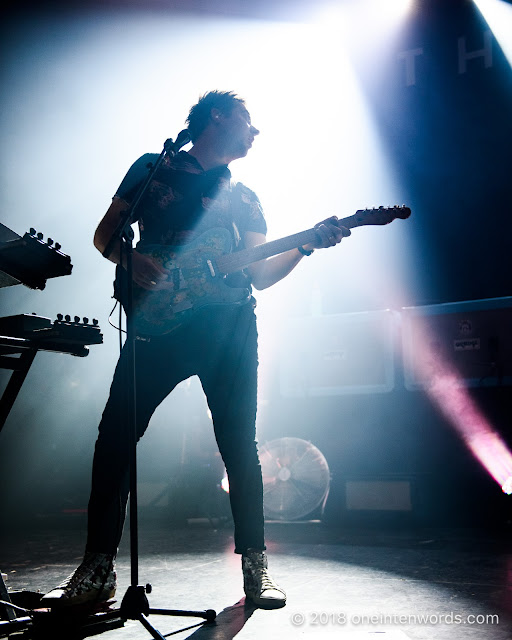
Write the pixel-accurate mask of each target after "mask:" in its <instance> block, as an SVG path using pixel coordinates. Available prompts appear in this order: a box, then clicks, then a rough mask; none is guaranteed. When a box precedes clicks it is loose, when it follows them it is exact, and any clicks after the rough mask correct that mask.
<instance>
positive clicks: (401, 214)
mask: <svg viewBox="0 0 512 640" xmlns="http://www.w3.org/2000/svg"><path fill="white" fill-rule="evenodd" d="M410 215H411V210H410V209H409V207H406V206H405V205H402V206H398V205H395V206H394V207H378V208H374V209H359V210H358V211H356V212H355V214H354V215H353V216H352V217H353V218H354V219H355V222H356V224H355V225H354V226H358V227H359V226H363V225H367V224H368V225H373V224H375V225H384V224H389V223H390V222H393V220H395V219H396V218H401V219H402V220H405V219H407V218H408V217H409V216H410Z"/></svg>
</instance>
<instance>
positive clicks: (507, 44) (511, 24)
mask: <svg viewBox="0 0 512 640" xmlns="http://www.w3.org/2000/svg"><path fill="white" fill-rule="evenodd" d="M474 2H475V4H476V6H477V7H478V10H479V11H480V13H481V14H482V16H483V18H484V19H485V21H486V22H487V24H488V25H489V27H490V28H491V30H492V32H493V34H494V37H495V38H496V40H497V41H498V43H499V45H500V47H501V49H502V51H503V53H504V54H505V56H506V58H507V60H508V61H509V63H510V65H511V66H512V37H511V34H512V5H510V4H508V3H506V2H503V0H474Z"/></svg>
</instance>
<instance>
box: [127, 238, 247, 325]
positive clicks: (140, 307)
mask: <svg viewBox="0 0 512 640" xmlns="http://www.w3.org/2000/svg"><path fill="white" fill-rule="evenodd" d="M231 245H232V241H231V235H230V233H229V231H228V230H227V229H222V228H216V229H210V230H209V231H206V232H205V233H203V234H201V235H200V236H199V237H198V238H197V239H196V240H194V241H193V242H190V243H188V244H185V245H182V246H177V247H175V246H170V245H146V246H145V247H143V248H142V247H141V248H140V249H137V250H138V251H139V250H140V251H141V253H143V254H144V255H147V256H150V257H151V258H153V259H154V260H156V262H158V263H159V264H160V265H161V266H162V267H164V269H167V270H168V271H169V272H170V273H169V276H168V277H167V280H166V281H164V283H163V286H164V288H162V289H155V290H153V291H148V290H146V289H143V288H142V287H138V286H137V285H135V284H134V292H133V293H134V296H133V297H134V305H133V306H134V323H135V328H136V331H137V333H138V334H140V335H148V336H159V335H165V334H166V333H170V332H171V331H173V330H174V329H176V328H177V327H179V326H180V325H182V324H184V323H186V322H188V321H189V320H190V318H191V317H192V316H193V315H194V314H195V313H196V311H198V310H199V309H201V308H203V307H207V306H212V305H221V306H222V305H239V304H243V303H245V302H247V301H248V300H249V299H250V293H249V290H248V289H245V288H232V287H230V286H228V285H227V284H226V282H225V278H224V274H222V273H219V272H217V269H216V261H217V260H218V259H219V258H220V257H222V256H224V255H226V254H229V253H230V252H231Z"/></svg>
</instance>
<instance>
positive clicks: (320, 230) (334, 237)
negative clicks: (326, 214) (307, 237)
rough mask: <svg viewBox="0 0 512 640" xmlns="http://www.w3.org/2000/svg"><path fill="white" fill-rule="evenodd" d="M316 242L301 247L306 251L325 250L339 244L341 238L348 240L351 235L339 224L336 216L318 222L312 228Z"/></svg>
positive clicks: (348, 230)
mask: <svg viewBox="0 0 512 640" xmlns="http://www.w3.org/2000/svg"><path fill="white" fill-rule="evenodd" d="M314 229H315V232H316V236H317V241H315V242H310V243H308V244H305V245H304V246H303V249H305V250H306V251H314V250H315V249H327V248H328V247H334V246H336V245H337V244H339V243H340V242H341V241H342V240H343V238H348V236H349V235H350V234H351V233H352V232H351V231H350V229H348V228H347V227H344V226H342V225H340V224H339V220H338V218H337V217H336V216H331V217H330V218H327V219H326V220H322V222H318V223H317V224H315V226H314Z"/></svg>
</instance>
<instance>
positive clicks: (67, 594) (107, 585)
mask: <svg viewBox="0 0 512 640" xmlns="http://www.w3.org/2000/svg"><path fill="white" fill-rule="evenodd" d="M114 568H115V565H114V558H113V556H111V555H107V554H105V553H93V552H92V551H87V552H86V553H85V556H84V559H83V561H82V564H81V565H80V566H79V567H78V569H76V570H75V571H74V572H73V573H72V574H71V575H70V576H68V577H67V578H66V579H65V580H64V581H63V582H61V584H59V586H58V587H56V588H55V589H52V590H51V591H49V592H48V593H47V594H46V595H45V596H43V597H42V598H41V605H42V606H43V607H45V606H46V607H56V606H72V605H78V604H86V603H90V604H94V603H96V602H105V601H106V600H110V598H112V597H113V596H114V594H115V592H116V572H115V570H114Z"/></svg>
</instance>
